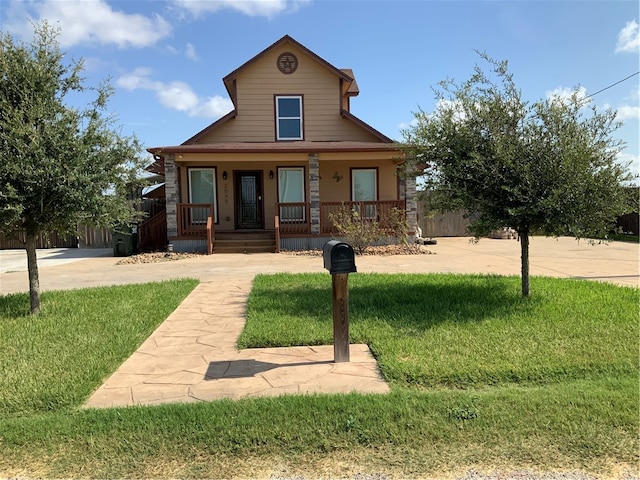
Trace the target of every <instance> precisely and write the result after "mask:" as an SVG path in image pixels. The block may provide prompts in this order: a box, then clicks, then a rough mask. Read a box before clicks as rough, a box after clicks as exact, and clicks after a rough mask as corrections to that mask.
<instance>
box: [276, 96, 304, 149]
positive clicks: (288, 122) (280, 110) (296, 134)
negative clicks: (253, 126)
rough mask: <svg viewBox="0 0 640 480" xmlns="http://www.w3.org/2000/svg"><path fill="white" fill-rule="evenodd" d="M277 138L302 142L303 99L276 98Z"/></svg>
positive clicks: (299, 97)
mask: <svg viewBox="0 0 640 480" xmlns="http://www.w3.org/2000/svg"><path fill="white" fill-rule="evenodd" d="M276 138H277V139H278V140H302V97H301V96H295V97H276Z"/></svg>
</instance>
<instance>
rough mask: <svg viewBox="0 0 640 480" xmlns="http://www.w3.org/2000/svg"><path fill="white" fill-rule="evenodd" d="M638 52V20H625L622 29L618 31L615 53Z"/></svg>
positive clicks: (639, 44) (639, 42)
mask: <svg viewBox="0 0 640 480" xmlns="http://www.w3.org/2000/svg"><path fill="white" fill-rule="evenodd" d="M620 52H625V53H638V52H640V26H639V25H638V22H636V21H635V20H632V21H631V22H627V24H626V25H625V26H624V28H623V29H622V30H620V31H619V32H618V43H617V44H616V53H620Z"/></svg>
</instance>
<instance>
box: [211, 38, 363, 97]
mask: <svg viewBox="0 0 640 480" xmlns="http://www.w3.org/2000/svg"><path fill="white" fill-rule="evenodd" d="M285 43H290V44H291V45H293V46H295V47H297V48H299V49H300V50H302V51H303V52H304V53H306V54H307V55H309V56H310V57H311V58H312V59H313V60H315V61H316V62H318V63H319V64H320V65H322V66H324V67H326V68H327V69H328V70H330V71H331V72H333V73H335V74H336V75H337V76H338V77H339V78H341V79H342V80H344V81H345V82H348V83H355V81H354V79H353V71H351V70H347V69H345V70H340V69H339V68H336V67H334V66H333V65H331V64H330V63H329V62H327V61H326V60H325V59H323V58H322V57H319V56H318V55H316V54H315V53H313V52H312V51H311V50H309V49H308V48H307V47H305V46H304V45H302V44H301V43H300V42H298V41H297V40H294V39H293V38H292V37H290V36H289V35H285V36H284V37H282V38H281V39H280V40H278V41H276V42H275V43H273V44H271V45H270V46H268V47H267V48H265V49H264V50H263V51H261V52H260V53H258V54H257V55H256V56H254V57H253V58H251V59H250V60H248V61H246V62H245V63H243V64H242V65H240V66H239V67H238V68H236V69H235V70H234V71H233V72H231V73H230V74H228V75H227V76H226V77H224V78H223V79H222V81H223V82H224V86H225V87H226V89H227V92H229V96H230V97H231V101H232V102H233V105H234V106H236V92H235V84H234V80H235V79H236V78H237V77H238V75H239V74H240V72H242V70H244V69H245V68H247V67H248V66H249V65H251V64H253V63H255V62H256V61H258V60H259V59H261V58H262V57H264V56H265V55H266V54H267V53H268V52H270V51H271V50H273V49H274V48H277V47H279V46H281V45H283V44H285ZM347 71H350V72H351V75H349V73H347ZM351 91H352V90H351V86H350V87H349V92H351ZM357 92H358V86H357V85H356V86H355V93H350V95H357V94H358V93H357Z"/></svg>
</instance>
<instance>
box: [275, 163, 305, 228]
mask: <svg viewBox="0 0 640 480" xmlns="http://www.w3.org/2000/svg"><path fill="white" fill-rule="evenodd" d="M278 201H279V202H280V203H304V201H305V192H304V167H279V168H278ZM305 211H306V209H305V207H304V205H284V206H283V205H281V206H280V213H279V215H280V220H281V221H284V222H286V221H304V220H305Z"/></svg>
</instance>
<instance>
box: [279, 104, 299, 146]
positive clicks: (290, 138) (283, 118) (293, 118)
mask: <svg viewBox="0 0 640 480" xmlns="http://www.w3.org/2000/svg"><path fill="white" fill-rule="evenodd" d="M281 98H282V99H297V100H298V104H299V106H300V116H298V117H281V116H280V104H279V103H280V102H279V101H278V100H280V99H281ZM302 117H303V115H302V95H276V139H277V140H303V139H304V130H303V128H302ZM280 120H298V121H299V122H300V136H299V137H282V136H280Z"/></svg>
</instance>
